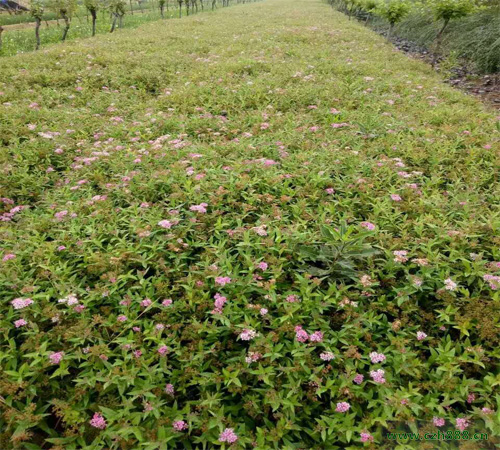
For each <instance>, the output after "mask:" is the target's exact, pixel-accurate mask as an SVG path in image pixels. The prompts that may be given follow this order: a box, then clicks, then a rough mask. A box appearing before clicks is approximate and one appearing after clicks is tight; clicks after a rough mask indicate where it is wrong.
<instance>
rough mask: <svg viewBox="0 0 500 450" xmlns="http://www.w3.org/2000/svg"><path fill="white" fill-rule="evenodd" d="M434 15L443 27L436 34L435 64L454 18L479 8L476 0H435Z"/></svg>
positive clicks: (432, 4)
mask: <svg viewBox="0 0 500 450" xmlns="http://www.w3.org/2000/svg"><path fill="white" fill-rule="evenodd" d="M431 7H432V10H433V12H434V17H435V18H436V20H438V21H441V22H442V24H443V25H442V27H441V28H440V29H439V31H438V34H437V35H436V48H435V50H434V58H433V60H432V64H433V65H435V64H436V62H437V58H438V56H439V53H440V51H441V45H442V43H443V34H444V32H445V30H446V28H447V27H448V25H449V23H450V22H451V21H452V20H453V19H461V18H463V17H466V16H468V15H469V14H472V13H473V12H474V11H475V10H476V9H477V4H476V2H475V0H434V1H433V2H432V3H431Z"/></svg>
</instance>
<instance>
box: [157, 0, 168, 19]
mask: <svg viewBox="0 0 500 450" xmlns="http://www.w3.org/2000/svg"><path fill="white" fill-rule="evenodd" d="M165 3H166V0H158V5H159V6H160V14H161V18H162V19H164V18H165V16H164V15H163V11H164V9H165Z"/></svg>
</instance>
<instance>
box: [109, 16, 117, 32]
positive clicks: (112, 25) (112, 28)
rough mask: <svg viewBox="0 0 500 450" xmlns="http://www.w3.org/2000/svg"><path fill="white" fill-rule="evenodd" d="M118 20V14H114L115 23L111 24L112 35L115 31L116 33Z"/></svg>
mask: <svg viewBox="0 0 500 450" xmlns="http://www.w3.org/2000/svg"><path fill="white" fill-rule="evenodd" d="M117 19H118V14H116V13H113V23H112V24H111V30H110V33H112V32H113V31H115V27H116V20H117Z"/></svg>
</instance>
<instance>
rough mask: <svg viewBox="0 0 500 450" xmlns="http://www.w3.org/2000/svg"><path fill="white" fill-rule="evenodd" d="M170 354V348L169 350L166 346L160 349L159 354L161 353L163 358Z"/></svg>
mask: <svg viewBox="0 0 500 450" xmlns="http://www.w3.org/2000/svg"><path fill="white" fill-rule="evenodd" d="M168 352H169V348H168V347H167V346H166V345H161V346H160V347H159V348H158V353H159V354H160V355H161V356H165V355H166V354H167V353H168Z"/></svg>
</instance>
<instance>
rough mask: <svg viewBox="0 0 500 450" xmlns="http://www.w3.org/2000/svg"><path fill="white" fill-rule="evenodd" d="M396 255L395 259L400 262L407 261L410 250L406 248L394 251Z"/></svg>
mask: <svg viewBox="0 0 500 450" xmlns="http://www.w3.org/2000/svg"><path fill="white" fill-rule="evenodd" d="M392 254H393V255H394V261H395V262H398V263H405V262H406V261H408V258H407V256H406V255H407V254H408V252H407V251H406V250H395V251H393V252H392Z"/></svg>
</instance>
